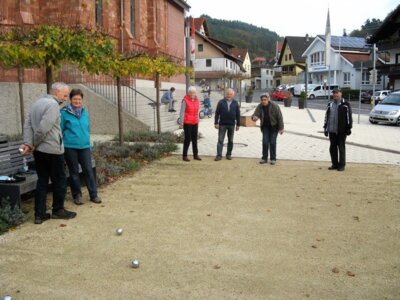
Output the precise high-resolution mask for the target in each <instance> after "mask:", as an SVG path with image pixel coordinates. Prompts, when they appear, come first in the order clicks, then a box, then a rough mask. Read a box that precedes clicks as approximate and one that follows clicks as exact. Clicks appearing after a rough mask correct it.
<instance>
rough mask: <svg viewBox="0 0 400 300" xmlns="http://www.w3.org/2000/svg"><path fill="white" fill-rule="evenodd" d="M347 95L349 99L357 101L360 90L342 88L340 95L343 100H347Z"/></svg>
mask: <svg viewBox="0 0 400 300" xmlns="http://www.w3.org/2000/svg"><path fill="white" fill-rule="evenodd" d="M349 96H350V100H353V101H358V99H359V98H360V90H351V89H342V97H343V98H344V99H345V100H349Z"/></svg>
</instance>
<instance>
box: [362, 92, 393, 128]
mask: <svg viewBox="0 0 400 300" xmlns="http://www.w3.org/2000/svg"><path fill="white" fill-rule="evenodd" d="M369 121H370V122H371V123H372V124H376V123H379V122H382V123H390V124H397V125H398V126H400V92H394V93H392V94H390V95H389V96H387V97H386V98H385V99H383V101H381V102H379V104H378V105H376V106H375V107H374V108H373V109H372V110H371V112H370V113H369Z"/></svg>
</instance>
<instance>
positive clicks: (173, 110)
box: [168, 109, 176, 112]
mask: <svg viewBox="0 0 400 300" xmlns="http://www.w3.org/2000/svg"><path fill="white" fill-rule="evenodd" d="M168 112H176V110H175V109H169V110H168Z"/></svg>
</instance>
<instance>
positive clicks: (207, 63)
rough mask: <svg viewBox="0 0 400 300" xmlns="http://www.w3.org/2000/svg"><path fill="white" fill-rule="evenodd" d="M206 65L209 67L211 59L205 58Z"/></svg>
mask: <svg viewBox="0 0 400 300" xmlns="http://www.w3.org/2000/svg"><path fill="white" fill-rule="evenodd" d="M206 67H211V59H206Z"/></svg>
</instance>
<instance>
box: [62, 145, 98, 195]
mask: <svg viewBox="0 0 400 300" xmlns="http://www.w3.org/2000/svg"><path fill="white" fill-rule="evenodd" d="M65 160H66V162H67V165H68V170H69V182H70V186H71V193H72V197H73V198H76V196H78V195H81V194H82V191H81V180H80V178H79V165H81V168H82V172H83V175H84V178H85V183H86V186H87V189H88V191H89V196H90V199H95V198H96V197H97V186H96V177H95V175H94V172H93V167H92V156H91V153H90V148H86V149H72V148H65ZM78 164H79V165H78Z"/></svg>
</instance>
